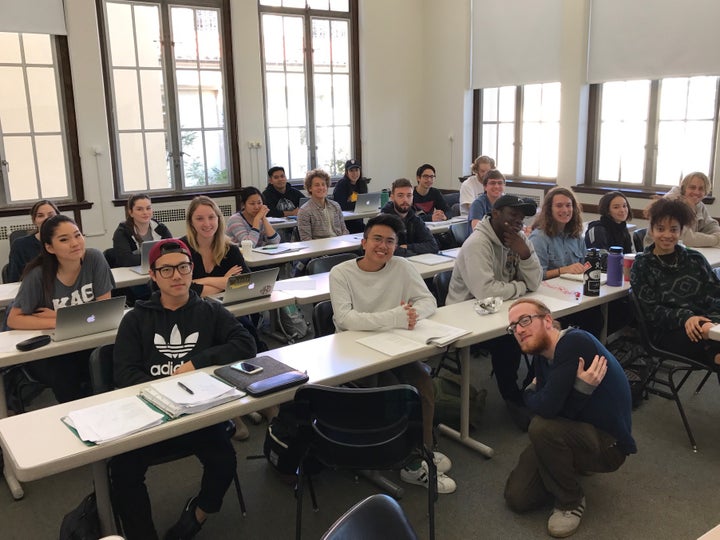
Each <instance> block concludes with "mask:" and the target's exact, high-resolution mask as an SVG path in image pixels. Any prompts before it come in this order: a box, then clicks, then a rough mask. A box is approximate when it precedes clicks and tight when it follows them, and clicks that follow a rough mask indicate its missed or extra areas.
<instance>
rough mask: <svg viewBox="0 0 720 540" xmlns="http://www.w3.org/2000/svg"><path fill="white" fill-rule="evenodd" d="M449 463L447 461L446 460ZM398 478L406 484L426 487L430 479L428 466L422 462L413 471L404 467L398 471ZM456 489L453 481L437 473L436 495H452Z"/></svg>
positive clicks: (443, 474)
mask: <svg viewBox="0 0 720 540" xmlns="http://www.w3.org/2000/svg"><path fill="white" fill-rule="evenodd" d="M448 461H449V460H448ZM400 478H401V479H402V481H403V482H407V483H408V484H417V485H418V486H425V487H428V479H429V478H430V473H429V472H428V466H427V463H425V462H424V461H423V462H422V464H421V465H420V467H419V468H418V469H416V470H414V471H412V470H410V469H408V468H407V467H405V468H404V469H402V470H401V471H400ZM456 489H457V485H456V484H455V480H453V479H452V478H450V477H449V476H447V475H445V473H441V472H438V475H437V492H438V493H443V494H447V493H452V492H454V491H455V490H456Z"/></svg>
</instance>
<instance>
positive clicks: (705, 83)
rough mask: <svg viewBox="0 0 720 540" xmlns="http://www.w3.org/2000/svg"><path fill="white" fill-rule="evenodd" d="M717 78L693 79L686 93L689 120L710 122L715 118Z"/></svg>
mask: <svg viewBox="0 0 720 540" xmlns="http://www.w3.org/2000/svg"><path fill="white" fill-rule="evenodd" d="M717 83H718V78H717V77H693V78H691V79H690V91H689V92H688V112H687V117H688V119H689V120H712V119H713V117H714V116H715V105H714V104H715V95H716V93H717Z"/></svg>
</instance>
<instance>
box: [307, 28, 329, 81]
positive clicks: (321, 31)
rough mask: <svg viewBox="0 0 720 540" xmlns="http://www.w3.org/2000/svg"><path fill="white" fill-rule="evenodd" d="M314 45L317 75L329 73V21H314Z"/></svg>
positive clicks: (314, 62) (314, 67)
mask: <svg viewBox="0 0 720 540" xmlns="http://www.w3.org/2000/svg"><path fill="white" fill-rule="evenodd" d="M312 44H313V69H314V70H315V73H320V72H329V71H330V69H331V67H330V64H331V59H330V21H328V20H327V19H313V23H312Z"/></svg>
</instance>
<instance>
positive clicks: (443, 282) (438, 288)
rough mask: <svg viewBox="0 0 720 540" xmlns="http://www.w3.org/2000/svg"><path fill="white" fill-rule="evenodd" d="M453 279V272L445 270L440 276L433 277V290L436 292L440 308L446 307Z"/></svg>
mask: <svg viewBox="0 0 720 540" xmlns="http://www.w3.org/2000/svg"><path fill="white" fill-rule="evenodd" d="M451 277H452V270H445V271H444V272H440V273H439V274H435V276H434V277H433V289H434V290H435V299H436V300H437V305H438V307H443V306H444V305H445V299H446V298H447V294H448V289H449V288H450V278H451Z"/></svg>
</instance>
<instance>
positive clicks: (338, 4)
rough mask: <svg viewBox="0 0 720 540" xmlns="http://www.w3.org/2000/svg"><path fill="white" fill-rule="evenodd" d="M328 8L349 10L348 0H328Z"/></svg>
mask: <svg viewBox="0 0 720 540" xmlns="http://www.w3.org/2000/svg"><path fill="white" fill-rule="evenodd" d="M330 9H331V10H332V11H350V7H349V5H348V0H330Z"/></svg>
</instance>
